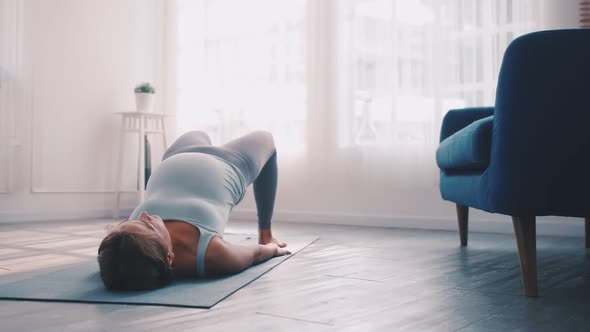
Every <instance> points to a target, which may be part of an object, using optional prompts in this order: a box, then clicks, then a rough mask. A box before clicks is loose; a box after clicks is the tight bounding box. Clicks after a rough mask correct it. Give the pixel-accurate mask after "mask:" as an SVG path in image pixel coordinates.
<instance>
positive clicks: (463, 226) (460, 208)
mask: <svg viewBox="0 0 590 332" xmlns="http://www.w3.org/2000/svg"><path fill="white" fill-rule="evenodd" d="M457 220H458V221H459V237H460V238H461V246H463V247H465V246H467V233H468V232H467V231H468V228H469V227H468V226H469V207H468V206H466V205H461V204H457Z"/></svg>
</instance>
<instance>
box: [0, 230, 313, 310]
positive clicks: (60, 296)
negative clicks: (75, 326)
mask: <svg viewBox="0 0 590 332" xmlns="http://www.w3.org/2000/svg"><path fill="white" fill-rule="evenodd" d="M224 239H225V240H227V241H229V242H232V243H239V244H249V243H252V244H254V243H257V239H258V238H257V236H256V235H237V234H226V235H225V236H224ZM317 239H318V238H317V237H315V236H296V237H284V238H283V237H281V240H283V241H285V242H287V243H288V247H287V248H289V250H290V251H291V255H287V256H281V257H275V258H273V259H271V260H268V261H266V262H264V263H262V264H259V265H255V266H253V267H250V268H249V269H247V270H245V271H243V272H241V273H239V274H236V275H232V276H229V277H224V278H218V279H193V280H177V281H174V282H173V283H172V284H170V285H168V286H166V287H164V288H160V289H156V290H151V291H134V292H131V291H108V290H107V289H106V288H105V287H104V285H103V283H102V281H101V280H100V275H99V272H98V263H97V262H96V258H93V259H92V260H89V261H87V262H82V263H77V264H73V265H69V266H67V267H64V268H63V269H61V270H57V271H53V272H49V273H44V274H37V275H34V276H32V277H26V276H25V278H26V279H21V280H19V281H16V282H14V281H13V282H7V283H2V282H1V280H0V299H2V300H19V301H22V300H29V301H49V302H82V303H110V304H141V305H156V306H172V307H189V308H211V307H213V306H214V305H216V304H217V303H219V302H221V301H222V300H224V299H225V298H227V297H229V296H230V295H231V294H233V293H235V292H236V291H238V290H239V289H240V288H242V287H244V286H246V285H248V284H249V283H251V282H253V281H254V280H256V279H258V278H260V277H261V276H262V275H264V274H265V273H267V272H268V271H270V270H272V269H273V268H274V267H276V266H277V265H279V264H281V263H282V262H284V261H286V260H288V259H289V258H291V257H293V256H294V255H295V254H296V253H297V252H299V251H300V250H302V249H303V248H305V247H307V246H308V245H310V244H311V243H313V242H314V241H316V240H317Z"/></svg>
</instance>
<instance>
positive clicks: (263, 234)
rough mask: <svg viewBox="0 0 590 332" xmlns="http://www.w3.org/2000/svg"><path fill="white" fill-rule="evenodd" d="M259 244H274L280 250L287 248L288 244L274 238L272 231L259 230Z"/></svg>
mask: <svg viewBox="0 0 590 332" xmlns="http://www.w3.org/2000/svg"><path fill="white" fill-rule="evenodd" d="M258 243H259V244H268V243H274V244H276V245H277V246H278V247H279V248H284V247H286V246H287V243H285V242H282V241H279V240H277V239H276V238H275V237H274V236H272V231H271V230H270V229H259V230H258Z"/></svg>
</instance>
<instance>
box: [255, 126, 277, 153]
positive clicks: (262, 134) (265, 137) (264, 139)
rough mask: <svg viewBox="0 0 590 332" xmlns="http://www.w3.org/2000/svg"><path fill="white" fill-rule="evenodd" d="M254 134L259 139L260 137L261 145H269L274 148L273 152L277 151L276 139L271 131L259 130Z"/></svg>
mask: <svg viewBox="0 0 590 332" xmlns="http://www.w3.org/2000/svg"><path fill="white" fill-rule="evenodd" d="M252 134H254V135H256V136H257V137H259V140H260V141H261V143H263V144H264V145H267V146H270V147H272V149H273V150H276V147H275V140H274V137H273V135H272V133H271V132H270V131H267V130H257V131H255V132H253V133H252Z"/></svg>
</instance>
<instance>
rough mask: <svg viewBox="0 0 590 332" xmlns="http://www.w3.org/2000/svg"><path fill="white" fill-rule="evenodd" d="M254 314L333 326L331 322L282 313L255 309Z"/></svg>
mask: <svg viewBox="0 0 590 332" xmlns="http://www.w3.org/2000/svg"><path fill="white" fill-rule="evenodd" d="M256 314H257V315H265V316H272V317H278V318H284V319H290V320H296V321H300V322H306V323H313V324H320V325H327V326H334V324H331V323H326V322H318V321H313V320H308V319H301V318H295V317H289V316H283V315H275V314H269V313H266V312H261V311H257V312H256Z"/></svg>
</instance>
